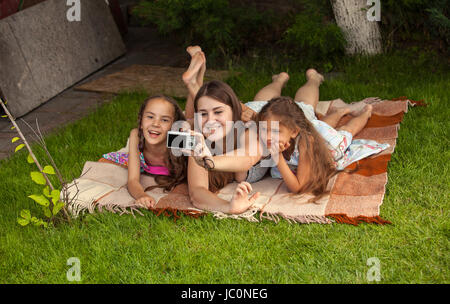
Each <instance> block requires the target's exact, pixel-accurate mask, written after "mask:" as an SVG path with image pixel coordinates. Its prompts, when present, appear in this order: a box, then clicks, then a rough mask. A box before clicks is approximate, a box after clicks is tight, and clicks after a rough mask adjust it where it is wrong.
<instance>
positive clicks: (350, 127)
mask: <svg viewBox="0 0 450 304" xmlns="http://www.w3.org/2000/svg"><path fill="white" fill-rule="evenodd" d="M372 108H373V107H372V105H367V106H366V107H365V108H364V111H363V112H362V114H360V115H359V116H356V117H355V118H353V119H352V120H350V121H349V122H348V123H347V124H346V125H344V126H342V127H340V128H339V129H338V130H344V131H348V132H350V133H351V134H352V135H353V136H355V135H356V134H358V133H359V132H361V130H362V129H363V128H364V126H365V125H366V124H367V121H368V120H369V118H370V116H371V115H372Z"/></svg>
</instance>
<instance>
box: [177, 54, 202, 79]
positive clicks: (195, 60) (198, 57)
mask: <svg viewBox="0 0 450 304" xmlns="http://www.w3.org/2000/svg"><path fill="white" fill-rule="evenodd" d="M204 63H205V56H204V54H203V52H197V53H195V54H194V56H192V60H191V63H190V65H189V67H188V69H187V70H186V72H184V73H183V76H182V78H183V82H184V83H185V84H186V86H188V87H189V86H190V85H199V84H198V83H197V74H198V72H199V71H200V69H201V68H202V66H203V64H204Z"/></svg>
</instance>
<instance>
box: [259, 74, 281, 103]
mask: <svg viewBox="0 0 450 304" xmlns="http://www.w3.org/2000/svg"><path fill="white" fill-rule="evenodd" d="M288 80H289V75H288V73H285V72H282V73H280V74H277V75H273V76H272V82H271V83H269V84H268V85H266V86H265V87H263V88H262V89H261V90H259V91H258V93H256V95H255V98H253V100H255V101H267V100H270V99H272V98H275V97H278V96H281V90H282V89H283V87H284V86H285V85H286V82H287V81H288Z"/></svg>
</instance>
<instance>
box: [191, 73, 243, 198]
mask: <svg viewBox="0 0 450 304" xmlns="http://www.w3.org/2000/svg"><path fill="white" fill-rule="evenodd" d="M203 96H208V97H211V98H213V99H215V100H217V101H219V102H221V103H223V104H226V105H228V106H230V107H231V109H232V111H233V121H238V120H240V119H241V115H242V106H241V102H240V101H239V99H238V98H237V96H236V94H235V93H234V91H233V89H232V88H231V87H230V86H229V85H228V84H226V83H225V82H222V81H219V80H212V81H210V82H207V83H205V84H204V85H203V86H202V87H201V88H200V89H199V91H198V92H197V95H195V99H194V110H195V112H198V100H199V99H200V98H201V97H203ZM233 130H234V129H233ZM234 138H235V140H236V136H235V137H234ZM235 148H236V147H235ZM208 180H209V190H210V191H211V192H217V191H219V190H220V189H222V188H223V187H225V186H226V185H227V184H229V183H231V182H233V180H234V173H231V172H218V171H209V172H208Z"/></svg>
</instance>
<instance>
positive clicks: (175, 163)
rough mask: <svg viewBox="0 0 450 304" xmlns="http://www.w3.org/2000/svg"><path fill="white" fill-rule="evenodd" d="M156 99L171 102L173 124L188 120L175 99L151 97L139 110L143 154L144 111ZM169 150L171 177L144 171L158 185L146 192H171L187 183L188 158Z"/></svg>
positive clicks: (140, 141) (140, 148)
mask: <svg viewBox="0 0 450 304" xmlns="http://www.w3.org/2000/svg"><path fill="white" fill-rule="evenodd" d="M155 99H163V100H165V101H167V102H169V103H170V104H171V105H172V106H173V109H174V113H175V115H174V120H173V122H176V121H180V120H182V121H185V120H186V118H185V116H184V114H183V111H182V110H181V108H180V106H179V105H178V103H177V102H176V101H175V100H174V99H173V98H171V97H169V96H165V95H155V96H152V97H149V98H148V99H147V100H146V101H145V102H144V103H143V104H142V105H141V108H140V110H139V115H138V128H139V133H138V136H139V151H140V152H142V153H143V152H144V147H145V138H144V133H143V131H142V128H141V123H142V117H143V114H144V110H145V108H146V107H147V104H148V103H149V102H151V101H152V100H155ZM167 149H168V153H169V155H168V159H169V172H170V175H169V176H165V175H153V174H150V173H148V172H145V171H144V174H146V175H150V176H153V177H154V178H155V182H156V183H157V185H155V186H150V187H147V188H146V189H145V190H144V191H150V190H152V189H154V188H163V189H164V190H165V191H170V190H172V189H173V188H175V187H176V186H177V185H179V184H181V183H183V182H185V181H186V177H187V162H186V157H185V156H183V155H181V156H175V154H174V153H172V151H171V149H170V148H167Z"/></svg>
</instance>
